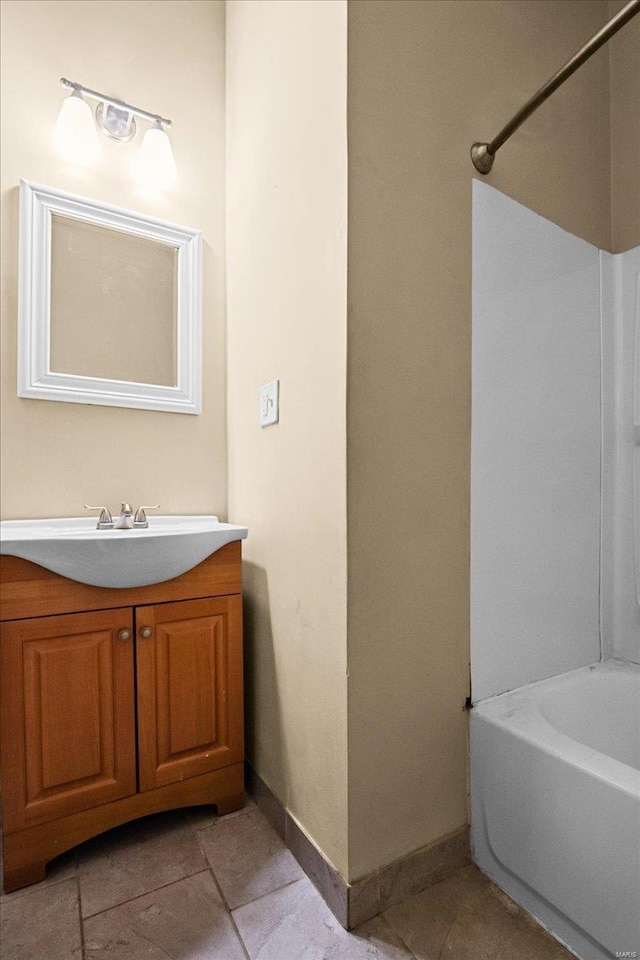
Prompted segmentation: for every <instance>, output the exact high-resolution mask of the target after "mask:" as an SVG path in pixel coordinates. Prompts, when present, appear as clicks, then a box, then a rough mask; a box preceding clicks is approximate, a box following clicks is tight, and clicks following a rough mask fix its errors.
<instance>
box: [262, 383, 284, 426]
mask: <svg viewBox="0 0 640 960" xmlns="http://www.w3.org/2000/svg"><path fill="white" fill-rule="evenodd" d="M279 416H280V381H279V380H272V381H271V383H265V384H264V386H262V387H260V426H261V427H270V426H271V424H272V423H277V422H278V419H279Z"/></svg>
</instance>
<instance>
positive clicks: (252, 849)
mask: <svg viewBox="0 0 640 960" xmlns="http://www.w3.org/2000/svg"><path fill="white" fill-rule="evenodd" d="M198 836H199V838H200V842H201V843H202V849H203V850H204V852H205V855H206V857H207V859H208V861H209V863H210V864H211V867H212V869H213V872H214V873H215V875H216V879H217V881H218V883H219V884H220V887H221V888H222V892H223V894H224V896H225V898H226V900H227V903H228V904H229V906H230V907H231V908H232V909H233V908H234V907H237V906H240V905H241V904H243V903H249V901H250V900H255V899H256V897H262V896H263V895H264V894H265V893H269V892H270V891H272V890H275V889H277V888H278V887H283V886H284V885H285V884H287V883H291V882H292V881H293V880H298V879H299V878H300V877H303V876H304V873H303V871H302V869H301V867H300V866H299V865H298V863H297V861H296V859H295V857H294V856H293V854H292V853H291V852H290V851H289V850H287V848H286V847H285V845H284V843H283V842H282V840H281V839H280V837H279V836H278V834H277V833H276V831H275V830H274V829H273V827H272V826H271V825H270V824H269V823H268V822H267V820H266V818H265V817H264V816H263V814H262V813H261V812H260V811H259V810H251V811H250V812H249V813H247V814H246V815H245V816H242V817H233V818H232V819H230V820H226V821H225V822H222V821H219V822H218V823H216V824H215V825H214V826H213V827H209V828H208V829H207V830H202V831H200V832H199V834H198Z"/></svg>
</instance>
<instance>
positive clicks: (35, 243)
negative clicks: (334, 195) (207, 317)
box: [18, 180, 202, 414]
mask: <svg viewBox="0 0 640 960" xmlns="http://www.w3.org/2000/svg"><path fill="white" fill-rule="evenodd" d="M201 314H202V237H201V234H200V231H199V230H196V229H193V228H191V227H183V226H180V225H179V224H176V223H169V222H168V221H165V220H158V219H157V218H155V217H150V216H148V215H147V214H142V213H137V212H136V211H132V210H123V209H122V208H121V207H114V206H111V205H110V204H106V203H101V202H98V201H95V200H89V199H87V198H86V197H77V196H74V195H72V194H69V193H63V192H62V191H61V190H54V189H52V188H51V187H44V186H41V185H39V184H34V183H28V182H27V181H26V180H23V181H21V184H20V270H19V286H18V396H19V397H25V398H26V399H33V400H61V401H64V402H66V403H90V404H102V405H103V406H111V407H136V408H140V409H145V410H162V411H164V412H167V413H195V414H198V413H200V412H201V410H202V399H201V398H202V316H201Z"/></svg>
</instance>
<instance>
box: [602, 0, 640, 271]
mask: <svg viewBox="0 0 640 960" xmlns="http://www.w3.org/2000/svg"><path fill="white" fill-rule="evenodd" d="M624 4H625V0H609V16H610V17H612V16H613V15H614V14H615V13H617V12H618V10H619V9H620V8H621V7H623V6H624ZM609 57H610V68H611V231H612V249H613V252H614V253H621V252H622V251H624V250H630V249H631V248H632V247H636V246H637V245H638V244H639V243H640V16H637V17H635V19H634V20H632V21H631V22H630V23H628V24H627V25H626V26H625V27H623V29H622V30H621V31H620V33H618V34H616V36H615V37H614V38H613V39H612V40H611V41H610V43H609Z"/></svg>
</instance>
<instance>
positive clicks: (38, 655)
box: [0, 607, 136, 833]
mask: <svg viewBox="0 0 640 960" xmlns="http://www.w3.org/2000/svg"><path fill="white" fill-rule="evenodd" d="M1 631H2V632H1V635H0V642H1V644H2V772H3V787H4V812H5V830H6V831H7V832H8V833H11V832H13V831H14V830H17V829H22V828H23V827H28V826H32V825H34V824H36V823H41V822H44V821H48V820H54V819H57V818H58V817H63V816H66V815H67V814H71V813H76V812H78V811H80V810H86V809H88V808H90V807H95V806H96V805H97V804H101V803H106V802H107V801H110V800H116V799H118V798H120V797H125V796H129V795H130V794H132V793H135V792H136V766H135V716H134V672H133V667H134V664H133V612H132V610H131V608H130V607H127V608H125V609H118V610H106V611H100V612H94V613H75V614H71V615H70V616H57V617H38V618H37V619H33V620H14V621H10V622H6V623H3V624H2V625H1ZM123 631H124V632H123Z"/></svg>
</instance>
